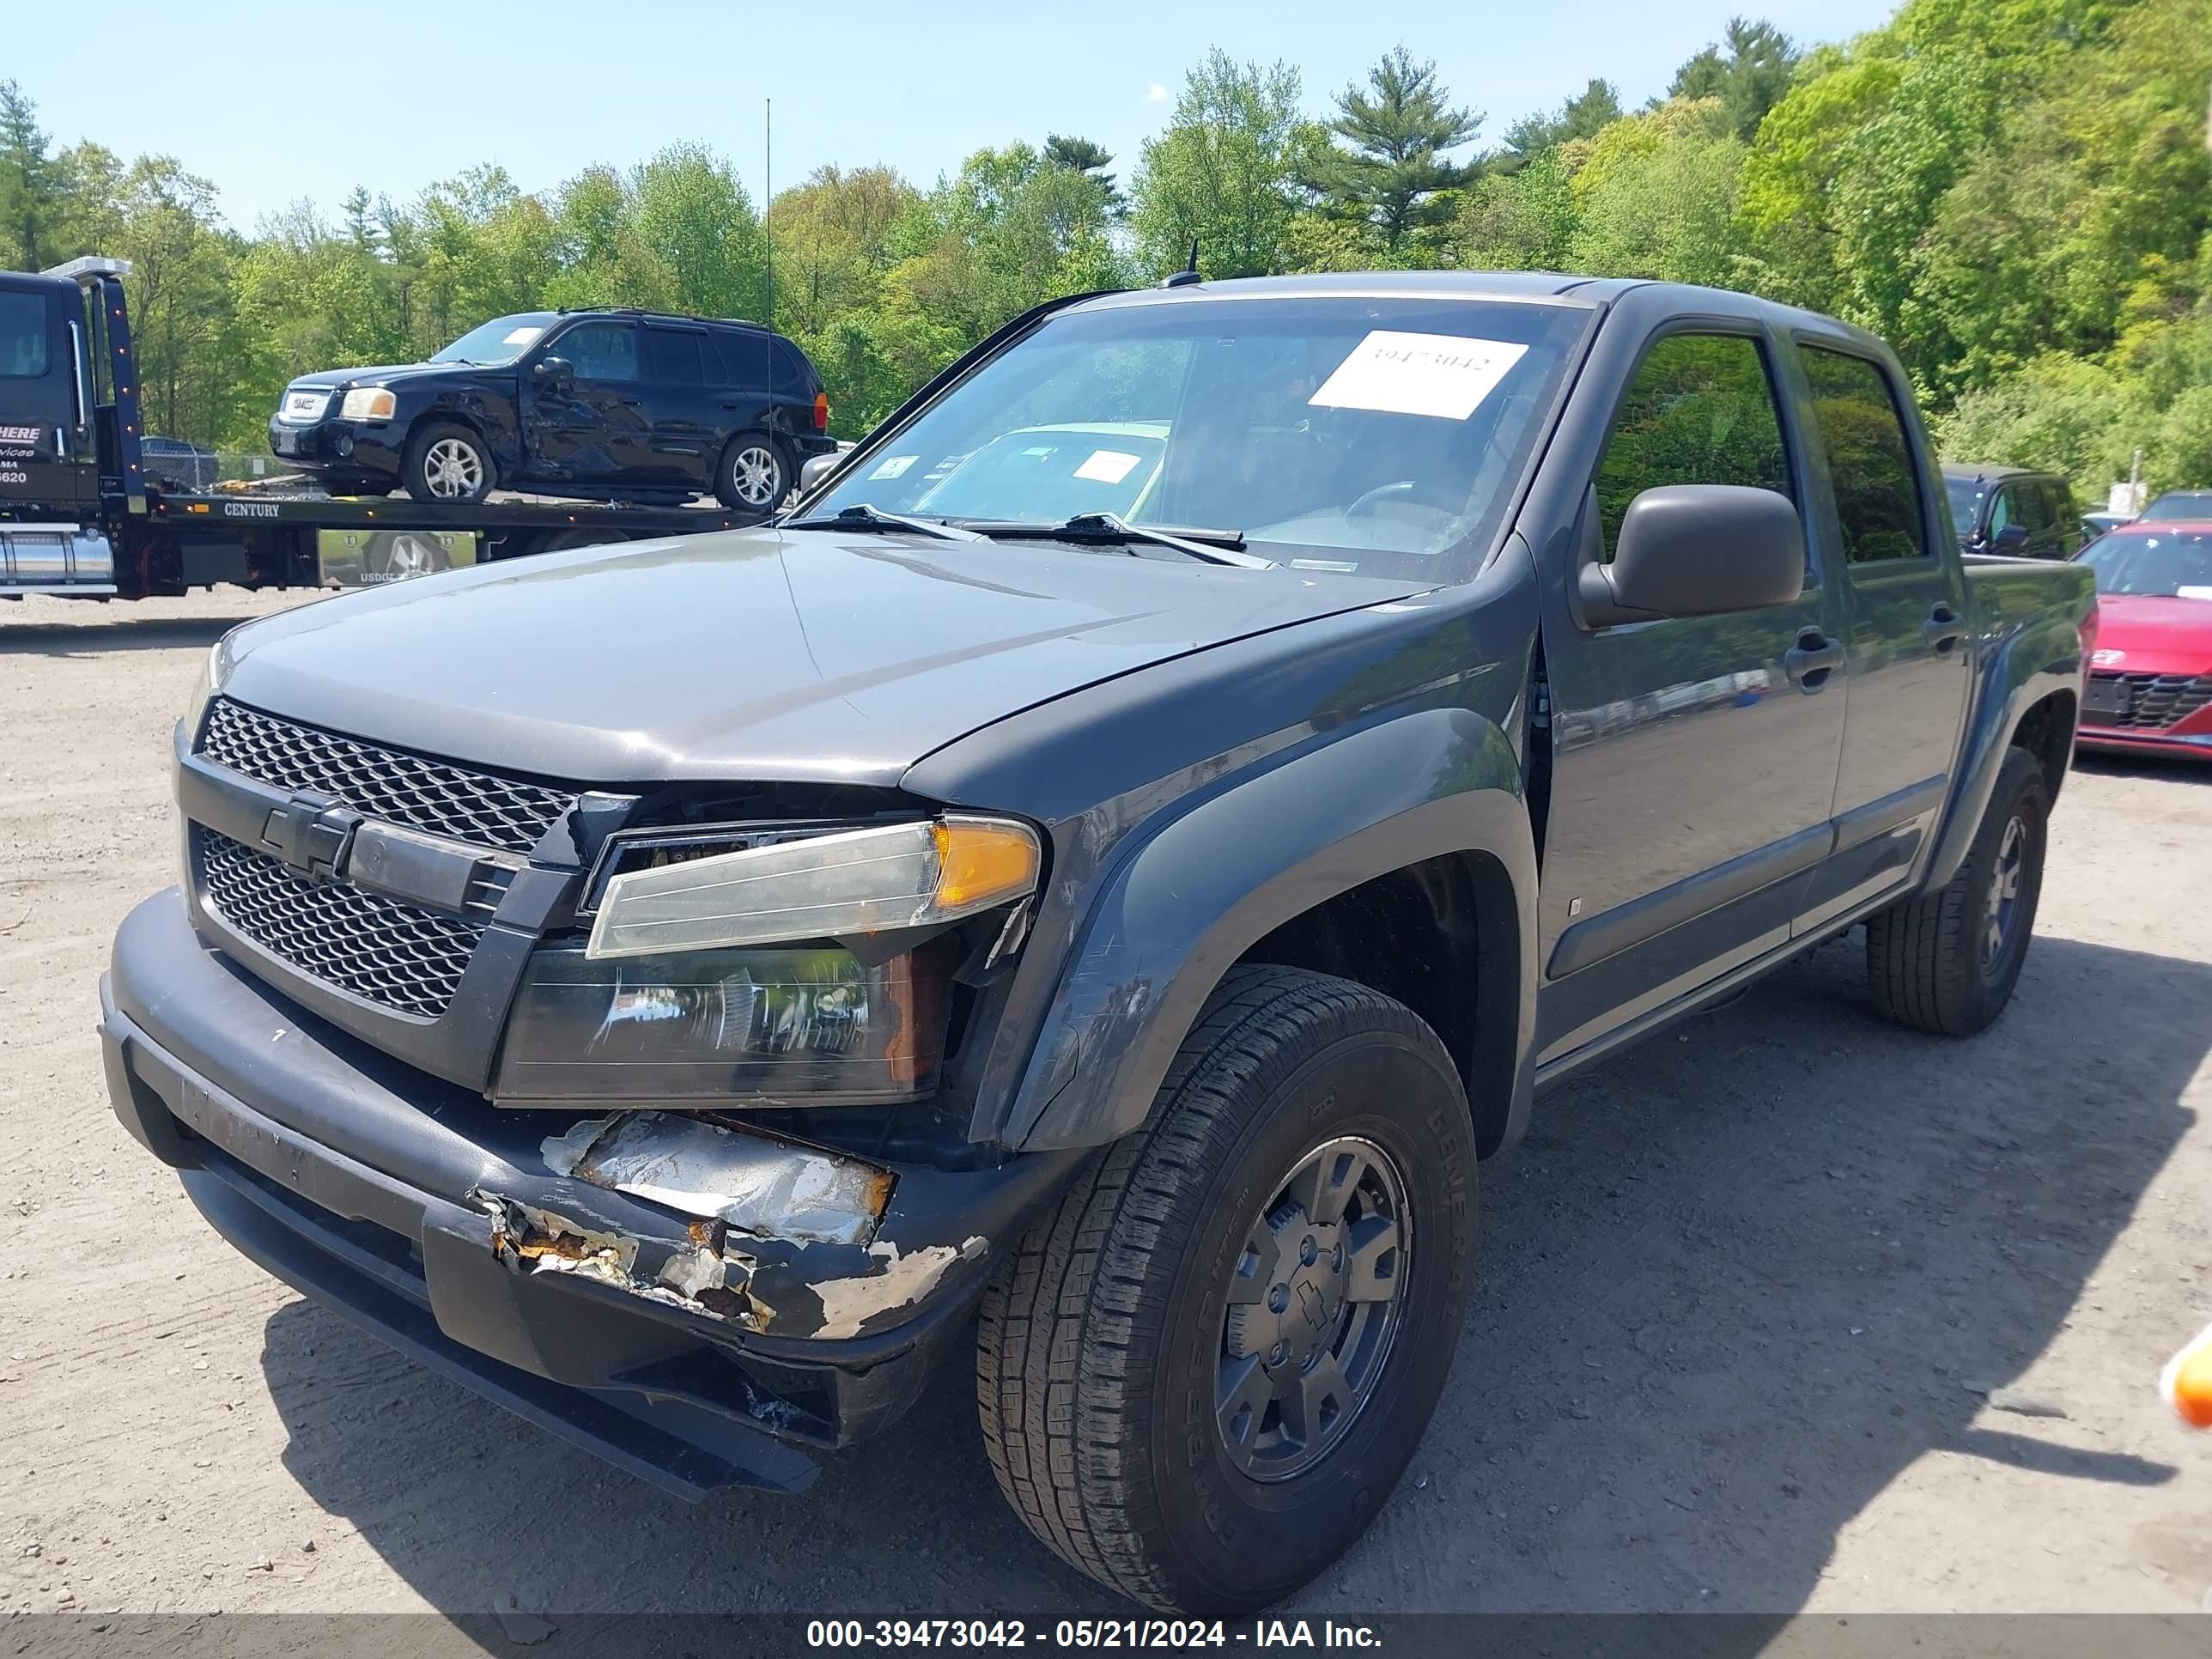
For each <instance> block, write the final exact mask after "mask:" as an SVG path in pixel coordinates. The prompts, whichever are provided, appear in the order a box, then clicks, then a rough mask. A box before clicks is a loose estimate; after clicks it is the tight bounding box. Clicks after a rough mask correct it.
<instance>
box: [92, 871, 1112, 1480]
mask: <svg viewBox="0 0 2212 1659" xmlns="http://www.w3.org/2000/svg"><path fill="white" fill-rule="evenodd" d="M100 1005H101V1020H100V1039H101V1046H102V1048H103V1051H104V1055H105V1060H106V1070H107V1081H108V1091H109V1094H110V1096H111V1097H112V1101H113V1103H114V1107H115V1110H116V1114H117V1115H118V1117H119V1118H120V1119H121V1120H122V1121H123V1124H124V1126H125V1128H127V1129H128V1130H129V1131H130V1132H131V1134H132V1135H133V1136H134V1137H135V1138H136V1139H137V1140H139V1141H140V1142H141V1144H143V1146H146V1147H147V1149H148V1150H149V1151H150V1152H153V1153H154V1155H155V1157H157V1158H161V1160H162V1161H163V1162H165V1163H167V1164H172V1165H173V1166H175V1167H176V1168H177V1169H179V1170H180V1171H181V1172H182V1173H183V1178H184V1182H185V1188H186V1190H187V1191H188V1193H189V1194H190V1195H191V1198H192V1200H193V1202H194V1203H195V1204H197V1206H199V1208H200V1210H201V1211H202V1212H203V1213H204V1214H205V1215H206V1216H207V1218H208V1219H209V1220H210V1222H212V1223H213V1224H214V1225H215V1226H216V1229H217V1230H218V1231H221V1232H222V1234H223V1235H224V1236H225V1237H228V1239H230V1241H231V1242H232V1243H234V1244H235V1245H236V1246H237V1247H238V1248H239V1249H240V1250H242V1251H243V1252H244V1253H245V1254H246V1255H248V1256H250V1257H252V1259H253V1260H255V1261H258V1262H259V1263H260V1264H261V1265H262V1266H263V1267H265V1268H267V1269H268V1270H269V1271H270V1272H271V1273H275V1274H276V1276H277V1277H279V1278H281V1279H285V1280H286V1281H287V1282H289V1283H290V1284H292V1285H295V1286H297V1287H298V1288H299V1289H301V1291H305V1292H306V1293H307V1294H308V1295H309V1296H311V1297H314V1298H315V1299H317V1300H318V1301H320V1302H322V1303H325V1304H327V1305H329V1306H331V1307H332V1308H333V1309H335V1310H337V1311H338V1312H339V1313H341V1314H342V1315H343V1316H346V1317H348V1318H349V1319H352V1320H354V1321H355V1322H357V1323H360V1324H362V1325H364V1326H366V1327H368V1328H370V1329H372V1330H374V1332H376V1333H377V1334H379V1335H380V1336H383V1337H385V1338H386V1340H391V1341H392V1342H394V1343H395V1344H397V1345H398V1346H400V1347H401V1348H403V1349H404V1350H406V1351H407V1352H410V1353H413V1354H415V1355H416V1357H417V1358H421V1359H422V1360H424V1361H425V1362H426V1363H428V1364H432V1365H434V1366H435V1367H436V1368H438V1369H440V1370H444V1371H446V1372H447V1374H449V1375H451V1376H454V1377H456V1378H457V1379H458V1380H459V1381H460V1382H462V1383H465V1384H466V1385H467V1386H469V1387H471V1388H472V1389H476V1390H477V1392H479V1393H482V1394H484V1395H488V1396H489V1397H490V1398H492V1399H495V1400H496V1401H499V1402H500V1403H501V1404H503V1405H506V1406H507V1407H510V1408H512V1409H513V1410H516V1411H518V1412H520V1413H522V1414H523V1415H525V1416H526V1417H528V1418H530V1419H532V1420H533V1421H536V1422H538V1423H539V1424H541V1425H543V1426H544V1427H546V1428H549V1429H550V1430H552V1431H555V1432H556V1433H558V1434H561V1435H562V1436H563V1437H566V1438H568V1439H569V1440H572V1441H574V1442H576V1443H580V1444H582V1445H585V1446H586V1447H588V1448H589V1449H592V1450H593V1451H596V1452H599V1454H601V1455H605V1456H606V1457H608V1458H610V1459H611V1461H613V1462H617V1463H618V1464H620V1465H622V1466H623V1467H625V1468H630V1469H632V1470H633V1471H634V1472H635V1473H637V1474H641V1475H644V1476H646V1477H647V1478H649V1479H653V1480H657V1481H659V1483H660V1484H662V1485H664V1486H669V1487H670V1488H671V1489H672V1490H675V1491H678V1492H683V1493H684V1494H686V1495H697V1494H698V1493H699V1492H703V1491H705V1490H707V1489H709V1488H711V1487H714V1486H724V1485H731V1484H747V1485H758V1486H774V1487H781V1488H784V1489H790V1490H795V1489H797V1488H798V1487H799V1486H804V1485H805V1484H806V1482H807V1480H810V1479H811V1476H812V1473H813V1468H812V1463H811V1460H810V1459H808V1458H807V1457H806V1456H805V1454H804V1453H803V1452H801V1451H799V1450H798V1449H796V1448H795V1447H794V1445H793V1443H794V1442H795V1443H798V1444H799V1445H806V1446H814V1447H831V1446H837V1445H842V1444H846V1443H850V1442H851V1441H854V1440H856V1439H859V1438H861V1437H864V1436H866V1434H867V1433H869V1432H870V1431H872V1430H874V1429H876V1428H878V1427H880V1426H882V1425H884V1424H885V1423H887V1422H889V1421H890V1419H893V1418H895V1417H896V1416H897V1415H898V1413H900V1412H902V1411H903V1410H904V1409H905V1408H906V1407H907V1406H908V1404H910V1403H911V1402H912V1401H913V1400H914V1398H915V1395H917V1394H918V1393H919V1392H920V1390H921V1387H922V1384H923V1383H924V1381H925V1380H926V1378H927V1376H928V1373H929V1371H930V1370H931V1369H932V1367H933V1364H934V1362H935V1361H936V1360H937V1359H938V1358H939V1357H940V1356H941V1355H943V1354H944V1353H945V1352H948V1351H950V1350H951V1349H952V1348H954V1347H956V1346H960V1343H961V1340H962V1339H963V1337H964V1335H965V1333H966V1328H967V1316H968V1315H969V1312H970V1310H972V1308H973V1306H974V1304H975V1300H976V1298H977V1297H979V1296H980V1295H981V1290H982V1285H983V1283H984V1280H985V1278H986V1276H987V1273H988V1272H989V1270H990V1264H991V1261H992V1258H993V1255H994V1251H995V1250H996V1249H999V1248H1000V1244H1001V1242H1002V1241H1007V1240H1010V1239H1011V1237H1012V1236H1013V1235H1014V1234H1015V1233H1016V1232H1018V1230H1019V1229H1020V1228H1021V1227H1022V1226H1023V1225H1024V1224H1025V1223H1026V1221H1027V1220H1028V1218H1030V1216H1031V1215H1032V1214H1034V1213H1035V1212H1038V1211H1040V1210H1041V1209H1042V1206H1044V1205H1045V1204H1047V1203H1048V1202H1049V1201H1050V1200H1051V1199H1052V1198H1053V1196H1054V1194H1055V1193H1056V1192H1057V1190H1058V1189H1059V1188H1060V1185H1061V1184H1062V1182H1064V1181H1065V1179H1066V1176H1067V1175H1068V1174H1069V1173H1071V1172H1072V1170H1073V1166H1074V1163H1075V1156H1074V1155H1072V1154H1059V1153H1050V1154H1039V1155H1035V1156H1030V1157H1023V1158H1016V1159H1014V1160H1013V1161H1012V1162H1010V1163H1008V1164H1003V1165H1000V1166H999V1167H997V1168H994V1169H989V1170H968V1171H946V1170H938V1169H934V1168H931V1167H928V1166H923V1165H900V1164H872V1163H869V1162H867V1161H866V1160H862V1159H859V1158H850V1157H848V1156H846V1155H843V1154H838V1153H830V1152H823V1151H821V1150H819V1149H816V1148H811V1147H805V1146H799V1145H797V1144H795V1143H793V1142H790V1141H787V1140H783V1139H779V1138H776V1137H773V1136H769V1135H766V1134H763V1133H756V1132H752V1131H749V1130H746V1129H744V1127H742V1126H741V1124H739V1123H735V1122H732V1121H731V1120H722V1121H718V1122H710V1121H702V1120H701V1119H698V1118H694V1117H679V1116H674V1115H664V1114H656V1113H645V1114H635V1115H623V1116H618V1117H614V1118H598V1119H591V1120H586V1121H577V1120H575V1119H574V1118H572V1117H570V1116H568V1115H564V1114H555V1113H539V1112H518V1111H513V1110H503V1109H497V1108H495V1107H493V1106H491V1105H490V1104H489V1103H488V1102H486V1101H485V1100H483V1098H482V1097H480V1096H477V1095H474V1094H471V1093H470V1092H469V1091H465V1090H463V1089H460V1088H458V1087H456V1086H454V1085H448V1084H446V1083H443V1082H441V1081H439V1080H437V1079H433V1078H430V1077H428V1076H427V1075H425V1074H424V1073H420V1072H417V1071H415V1070H413V1069H411V1068H410V1067H407V1066H404V1065H401V1064H400V1063H399V1062H398V1061H396V1060H392V1059H391V1057H390V1056H388V1055H386V1054H381V1053H380V1052H378V1051H377V1050H375V1049H374V1048H369V1047H368V1046H367V1045H365V1044H363V1043H361V1042H358V1041H356V1039H354V1038H352V1037H349V1036H347V1035H346V1034H344V1033H343V1032H340V1031H338V1030H335V1029H334V1028H332V1027H331V1026H329V1025H327V1024H323V1023H322V1022H320V1021H319V1020H316V1019H314V1018H313V1017H312V1016H309V1015H307V1014H306V1013H304V1012H303V1011H301V1010H300V1009H299V1008H297V1007H296V1006H294V1005H292V1004H290V1003H289V1002H287V1001H285V1000H283V998H282V997H280V996H279V995H277V994H276V993H275V992H274V991H272V990H271V989H270V988H269V987H267V986H265V985H264V984H262V983H261V982H260V981H258V980H256V979H253V978H252V977H251V976H249V975H246V974H245V973H243V972H241V971H240V970H239V969H236V968H235V967H234V966H232V965H231V964H230V963H227V962H226V961H224V960H223V959H222V957H219V956H216V955H215V954H213V953H211V952H210V951H207V950H206V949H204V947H203V946H202V945H200V943H199V941H198V940H197V938H195V937H194V935H193V933H192V931H191V926H190V924H189V922H188V921H187V919H186V916H185V910H184V906H183V902H182V900H181V898H180V896H179V895H178V894H177V893H176V892H175V891H173V890H171V891H168V892H165V893H161V894H159V895H156V896H155V897H154V898H151V899H149V900H148V901H146V902H144V903H143V904H142V905H140V906H139V907H138V908H137V909H136V910H134V911H132V912H131V915H130V916H129V917H128V918H127V919H126V920H125V922H124V924H123V927H122V928H121V930H120V931H119V932H118V934H117V937H116V942H115V949H114V955H113V958H112V968H111V971H110V973H109V974H108V975H106V976H105V977H103V979H102V980H101V982H100Z"/></svg>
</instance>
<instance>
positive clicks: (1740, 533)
mask: <svg viewBox="0 0 2212 1659" xmlns="http://www.w3.org/2000/svg"><path fill="white" fill-rule="evenodd" d="M1578 587H1579V594H1578V597H1579V598H1580V599H1581V600H1582V609H1583V620H1584V621H1585V622H1586V623H1589V626H1591V627H1593V628H1606V627H1610V626H1612V625H1613V624H1615V623H1631V622H1649V621H1650V620H1651V619H1652V618H1653V617H1710V616H1717V615H1721V614H1723V613H1725V612H1728V611H1758V610H1762V609H1764V608H1765V607H1766V606H1768V605H1788V604H1789V603H1790V601H1791V600H1793V599H1796V597H1797V596H1798V595H1799V594H1800V593H1802V592H1804V591H1805V527H1804V526H1803V525H1802V523H1801V522H1800V521H1799V520H1798V517H1797V508H1796V506H1795V505H1793V504H1792V503H1791V501H1790V498H1789V497H1788V496H1786V495H1779V494H1778V493H1776V492H1775V491H1773V490H1771V489H1747V488H1746V487H1744V486H1742V485H1740V484H1665V485H1662V486H1661V487H1660V488H1658V489H1647V490H1645V491H1644V493H1643V494H1642V495H1638V497H1637V498H1636V499H1635V500H1634V501H1631V502H1630V503H1629V504H1628V512H1627V513H1626V515H1625V516H1624V517H1623V518H1622V519H1621V521H1620V535H1619V537H1618V538H1616V539H1615V542H1614V544H1613V562H1612V563H1611V564H1595V563H1592V564H1586V565H1584V566H1583V570H1582V576H1581V579H1580V581H1579V583H1578Z"/></svg>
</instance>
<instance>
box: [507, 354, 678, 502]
mask: <svg viewBox="0 0 2212 1659" xmlns="http://www.w3.org/2000/svg"><path fill="white" fill-rule="evenodd" d="M548 358H556V359H558V360H560V361H561V362H565V363H567V364H568V368H569V373H568V374H567V375H566V376H560V375H548V374H544V373H543V372H541V371H542V370H543V369H544V367H545V360H546V359H548ZM522 401H523V407H524V414H523V453H525V454H526V456H527V457H528V458H529V465H530V470H531V471H532V472H533V473H535V474H537V475H538V477H544V478H545V479H548V480H550V481H559V480H563V479H573V480H574V481H575V482H576V483H582V484H599V485H617V484H622V483H634V482H640V481H641V480H642V479H643V478H645V477H647V476H648V475H649V474H650V472H651V471H652V467H653V449H652V428H651V426H650V423H649V422H648V421H647V416H646V410H645V397H644V393H643V392H642V390H641V384H640V381H639V379H638V338H637V328H636V325H635V324H634V323H632V322H631V320H630V319H629V318H627V317H596V318H592V319H589V320H588V321H585V322H580V323H577V324H574V325H571V326H570V327H568V328H566V329H564V330H562V331H561V332H560V333H559V334H557V335H556V336H555V337H553V338H551V339H550V340H548V341H547V342H545V343H544V347H543V349H541V351H540V352H539V354H538V358H537V359H536V361H535V362H533V363H532V367H531V369H530V371H529V372H528V373H526V374H525V375H524V376H523V381H522Z"/></svg>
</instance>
